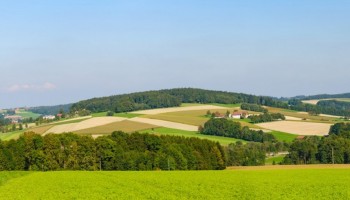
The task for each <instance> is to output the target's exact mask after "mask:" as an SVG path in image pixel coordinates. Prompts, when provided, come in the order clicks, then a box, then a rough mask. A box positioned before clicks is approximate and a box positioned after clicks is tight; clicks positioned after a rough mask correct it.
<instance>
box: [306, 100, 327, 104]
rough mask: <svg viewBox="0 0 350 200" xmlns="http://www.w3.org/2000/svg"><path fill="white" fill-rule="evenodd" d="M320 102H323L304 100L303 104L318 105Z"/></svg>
mask: <svg viewBox="0 0 350 200" xmlns="http://www.w3.org/2000/svg"><path fill="white" fill-rule="evenodd" d="M322 100H326V99H322ZM319 101H321V99H313V100H304V101H301V102H303V103H308V104H313V105H316V104H317V103H318V102H319Z"/></svg>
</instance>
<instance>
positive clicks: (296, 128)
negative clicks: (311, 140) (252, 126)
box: [257, 121, 332, 136]
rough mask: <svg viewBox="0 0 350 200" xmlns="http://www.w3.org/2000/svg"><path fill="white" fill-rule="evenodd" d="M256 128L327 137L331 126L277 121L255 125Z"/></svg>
mask: <svg viewBox="0 0 350 200" xmlns="http://www.w3.org/2000/svg"><path fill="white" fill-rule="evenodd" d="M257 125H258V126H260V127H262V128H265V129H269V130H275V131H282V132H286V133H292V134H297V135H319V136H323V135H327V134H328V132H329V129H330V127H331V125H332V124H324V123H313V122H297V121H294V122H293V121H277V122H269V123H261V124H257Z"/></svg>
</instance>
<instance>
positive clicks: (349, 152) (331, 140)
mask: <svg viewBox="0 0 350 200" xmlns="http://www.w3.org/2000/svg"><path fill="white" fill-rule="evenodd" d="M349 147H350V124H346V123H337V124H335V125H333V126H332V127H331V129H330V132H329V136H325V137H317V136H310V137H306V138H305V139H302V140H295V141H294V142H293V143H292V144H291V145H290V149H289V154H288V155H287V156H286V157H285V159H284V161H283V164H319V163H320V164H332V163H334V164H350V148H349Z"/></svg>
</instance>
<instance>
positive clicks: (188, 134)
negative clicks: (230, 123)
mask: <svg viewBox="0 0 350 200" xmlns="http://www.w3.org/2000/svg"><path fill="white" fill-rule="evenodd" d="M141 133H150V134H156V135H173V136H184V137H197V138H200V139H207V140H211V141H215V142H219V143H220V144H221V145H224V146H227V145H229V144H231V143H236V142H237V141H242V142H243V143H246V141H244V140H239V139H235V138H228V137H220V136H213V135H201V134H199V133H198V132H194V131H183V130H177V129H171V128H154V129H149V130H144V131H141Z"/></svg>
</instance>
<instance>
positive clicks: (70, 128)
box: [45, 117, 126, 134]
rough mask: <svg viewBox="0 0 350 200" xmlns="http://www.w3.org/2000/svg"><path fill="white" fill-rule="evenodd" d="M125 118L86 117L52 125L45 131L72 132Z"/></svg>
mask: <svg viewBox="0 0 350 200" xmlns="http://www.w3.org/2000/svg"><path fill="white" fill-rule="evenodd" d="M123 120H126V118H122V117H96V118H92V119H88V120H85V121H82V122H79V123H71V124H62V125H57V126H54V127H52V128H51V129H50V130H48V131H46V132H45V134H48V133H64V132H74V131H78V130H83V129H88V128H92V127H96V126H103V125H106V124H110V123H113V122H120V121H123Z"/></svg>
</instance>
